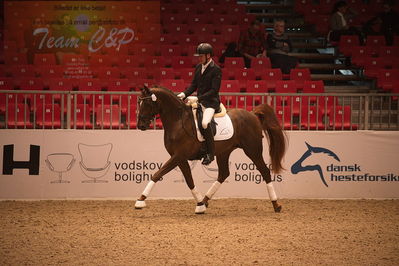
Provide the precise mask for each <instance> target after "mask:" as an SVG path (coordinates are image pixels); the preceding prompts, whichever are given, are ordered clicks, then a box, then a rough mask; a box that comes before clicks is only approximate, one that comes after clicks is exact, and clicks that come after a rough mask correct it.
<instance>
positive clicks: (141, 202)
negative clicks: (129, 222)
mask: <svg viewBox="0 0 399 266" xmlns="http://www.w3.org/2000/svg"><path fill="white" fill-rule="evenodd" d="M146 206H147V205H146V204H145V201H144V200H136V204H134V208H136V209H142V208H145V207H146Z"/></svg>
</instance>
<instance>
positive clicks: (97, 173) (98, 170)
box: [78, 143, 112, 183]
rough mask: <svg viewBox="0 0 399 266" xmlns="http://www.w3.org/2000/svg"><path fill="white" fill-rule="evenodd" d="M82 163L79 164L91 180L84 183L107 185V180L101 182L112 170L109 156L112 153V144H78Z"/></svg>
mask: <svg viewBox="0 0 399 266" xmlns="http://www.w3.org/2000/svg"><path fill="white" fill-rule="evenodd" d="M78 150H79V153H80V158H81V161H80V162H79V165H80V169H81V170H82V172H83V173H84V174H85V176H87V177H88V178H90V179H89V180H83V181H82V183H107V182H108V181H107V180H99V179H100V178H101V177H103V176H105V175H106V174H107V172H108V170H109V168H110V165H111V162H110V161H109V156H110V155H111V151H112V143H107V144H103V145H87V144H83V143H79V144H78Z"/></svg>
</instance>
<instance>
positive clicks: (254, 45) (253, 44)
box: [238, 20, 266, 68]
mask: <svg viewBox="0 0 399 266" xmlns="http://www.w3.org/2000/svg"><path fill="white" fill-rule="evenodd" d="M265 40H266V33H265V31H264V29H263V27H262V25H261V22H260V21H259V20H254V21H252V22H251V26H250V27H249V28H248V29H247V30H244V31H242V32H241V33H240V38H239V41H238V51H239V52H240V53H241V54H242V56H243V57H244V61H245V67H247V68H249V67H251V60H252V59H253V58H256V57H266V46H265Z"/></svg>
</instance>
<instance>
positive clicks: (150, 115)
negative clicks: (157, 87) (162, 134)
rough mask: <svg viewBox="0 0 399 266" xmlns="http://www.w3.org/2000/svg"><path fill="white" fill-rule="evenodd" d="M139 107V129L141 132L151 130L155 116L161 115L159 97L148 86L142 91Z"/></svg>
mask: <svg viewBox="0 0 399 266" xmlns="http://www.w3.org/2000/svg"><path fill="white" fill-rule="evenodd" d="M139 105H140V107H139V121H138V123H137V127H138V128H139V129H141V130H146V129H148V128H149V126H150V124H151V121H153V120H154V118H155V115H157V114H158V113H159V106H158V104H157V96H156V95H155V94H154V93H153V92H151V90H150V89H149V88H147V87H146V86H144V88H142V89H141V97H139Z"/></svg>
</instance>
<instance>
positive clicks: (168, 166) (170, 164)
mask: <svg viewBox="0 0 399 266" xmlns="http://www.w3.org/2000/svg"><path fill="white" fill-rule="evenodd" d="M179 163H180V159H179V158H178V157H176V156H172V157H171V158H170V159H169V160H168V161H166V163H165V164H164V165H163V166H162V167H161V169H159V170H158V171H157V172H156V173H155V174H154V175H153V176H152V177H151V181H150V182H148V184H147V186H146V187H145V189H144V191H143V193H141V196H140V198H139V199H138V200H137V201H136V204H135V205H134V207H135V208H136V209H142V208H144V207H145V206H146V203H145V199H146V198H147V197H148V196H149V195H150V193H151V190H152V189H153V188H154V185H155V183H156V182H158V181H159V179H161V177H163V176H164V175H166V174H167V173H169V172H170V171H171V170H172V169H173V168H175V167H176V166H177V165H178V164H179Z"/></svg>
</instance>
